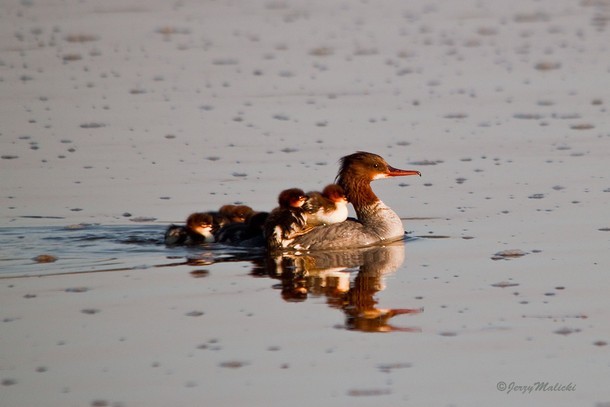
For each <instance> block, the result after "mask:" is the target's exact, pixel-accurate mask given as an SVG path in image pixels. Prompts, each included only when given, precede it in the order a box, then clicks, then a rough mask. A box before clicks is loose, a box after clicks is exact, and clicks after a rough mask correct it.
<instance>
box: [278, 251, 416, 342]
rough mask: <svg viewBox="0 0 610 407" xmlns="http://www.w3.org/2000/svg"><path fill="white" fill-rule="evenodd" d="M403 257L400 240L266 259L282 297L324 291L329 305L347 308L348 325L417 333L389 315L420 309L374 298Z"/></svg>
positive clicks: (295, 298)
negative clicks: (389, 304) (390, 304)
mask: <svg viewBox="0 0 610 407" xmlns="http://www.w3.org/2000/svg"><path fill="white" fill-rule="evenodd" d="M404 258H405V249H404V242H402V241H400V242H396V243H392V244H390V245H387V246H378V247H369V248H365V249H357V250H342V251H329V252H314V253H307V254H282V255H280V256H277V257H275V258H271V259H268V261H267V262H266V263H267V267H268V269H267V272H268V274H269V275H270V276H271V277H275V278H279V279H280V280H281V281H282V283H281V290H282V297H283V298H284V299H285V300H286V301H304V300H305V299H306V298H307V297H308V296H309V295H316V296H320V295H324V296H326V297H327V302H328V304H329V305H330V306H331V307H333V308H337V309H341V310H342V311H343V312H344V313H345V316H346V323H345V327H346V329H349V330H358V331H364V332H392V331H401V332H419V331H420V330H419V329H418V328H409V327H398V326H395V325H393V324H391V323H390V320H391V319H392V317H394V316H396V315H402V314H417V313H420V312H422V311H423V309H420V308H416V309H410V308H399V309H394V308H380V307H378V306H377V305H378V304H377V302H378V301H377V300H376V299H375V294H376V293H377V292H379V291H381V290H383V289H384V288H385V284H386V281H385V276H386V275H388V274H390V273H393V272H394V271H396V269H398V267H400V266H401V265H402V263H403V262H404ZM356 270H357V274H356V277H355V278H354V280H353V281H350V276H351V275H352V273H350V272H351V271H356Z"/></svg>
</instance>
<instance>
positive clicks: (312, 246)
mask: <svg viewBox="0 0 610 407" xmlns="http://www.w3.org/2000/svg"><path fill="white" fill-rule="evenodd" d="M406 175H420V176H421V173H420V172H419V171H414V170H400V169H397V168H394V167H392V166H390V165H389V164H388V163H387V162H386V161H385V160H384V159H383V158H382V157H380V156H378V155H377V154H372V153H367V152H362V151H359V152H357V153H354V154H351V155H348V156H345V157H343V158H341V168H340V169H339V173H338V175H337V184H339V185H340V186H341V187H342V188H343V190H344V191H345V196H346V197H347V200H348V201H349V202H351V204H352V205H353V206H354V209H355V210H356V215H357V216H358V219H347V220H346V221H345V222H341V223H334V224H332V225H325V226H318V227H316V228H313V229H312V230H311V231H309V232H308V233H306V234H303V235H297V236H295V237H294V238H293V239H284V240H283V241H282V242H280V245H279V247H284V248H288V249H293V250H332V249H346V248H356V247H364V246H369V245H373V244H377V243H380V242H384V241H394V240H400V239H403V238H404V234H405V231H404V228H403V226H402V222H401V220H400V218H399V217H398V215H397V214H396V213H395V212H394V211H393V210H392V209H390V208H389V207H388V206H386V205H385V204H384V203H383V202H382V201H381V200H380V199H379V198H378V197H377V195H375V193H374V192H373V190H372V189H371V185H370V183H371V181H373V180H376V179H381V178H388V177H399V176H406Z"/></svg>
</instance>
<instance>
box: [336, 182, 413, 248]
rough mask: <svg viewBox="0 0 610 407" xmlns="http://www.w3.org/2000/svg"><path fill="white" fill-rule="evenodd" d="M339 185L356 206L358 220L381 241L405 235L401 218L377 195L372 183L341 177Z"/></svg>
mask: <svg viewBox="0 0 610 407" xmlns="http://www.w3.org/2000/svg"><path fill="white" fill-rule="evenodd" d="M337 183H338V184H339V185H341V186H342V187H343V189H344V190H345V196H346V197H347V200H348V201H349V202H350V203H351V204H352V205H353V206H354V209H355V211H356V215H357V216H358V220H359V221H360V222H362V223H363V224H365V225H366V226H367V228H368V230H370V231H371V232H374V233H375V234H377V235H378V236H379V237H380V238H381V239H389V238H394V237H397V236H402V235H403V234H404V227H403V225H402V221H401V220H400V217H399V216H398V215H397V214H396V212H394V211H393V210H392V209H391V208H390V207H388V206H387V205H386V204H384V203H383V202H382V201H381V199H379V198H378V197H377V195H375V193H374V192H373V189H372V188H371V183H370V181H369V180H367V179H363V178H350V177H340V178H339V180H338V182H337Z"/></svg>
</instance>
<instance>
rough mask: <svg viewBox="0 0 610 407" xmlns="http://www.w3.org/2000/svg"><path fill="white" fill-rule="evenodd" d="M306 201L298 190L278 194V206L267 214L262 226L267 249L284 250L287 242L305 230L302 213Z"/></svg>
mask: <svg viewBox="0 0 610 407" xmlns="http://www.w3.org/2000/svg"><path fill="white" fill-rule="evenodd" d="M306 200H307V195H305V192H303V190H302V189H299V188H291V189H286V190H284V191H282V192H281V193H280V195H279V197H278V203H279V205H280V206H278V207H277V208H275V209H273V210H272V211H271V213H269V217H268V218H267V221H266V222H265V226H264V235H265V239H266V241H267V248H268V249H270V250H276V249H281V248H285V247H286V246H285V244H286V243H287V242H290V241H292V239H294V237H295V236H298V235H299V234H301V233H304V231H306V230H307V229H306V228H307V224H306V219H305V214H304V211H303V204H304V203H305V201H306Z"/></svg>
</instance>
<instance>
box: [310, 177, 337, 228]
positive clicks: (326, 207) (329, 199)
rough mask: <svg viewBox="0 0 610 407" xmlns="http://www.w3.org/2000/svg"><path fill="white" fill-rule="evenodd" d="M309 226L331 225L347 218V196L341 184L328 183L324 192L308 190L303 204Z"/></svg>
mask: <svg viewBox="0 0 610 407" xmlns="http://www.w3.org/2000/svg"><path fill="white" fill-rule="evenodd" d="M303 210H304V211H305V218H306V221H307V225H308V226H321V225H330V224H332V223H339V222H343V221H344V220H345V219H347V197H346V196H345V191H343V188H342V187H341V186H340V185H337V184H330V185H327V186H326V187H325V188H324V190H323V191H322V193H320V192H308V193H307V201H305V204H303Z"/></svg>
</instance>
